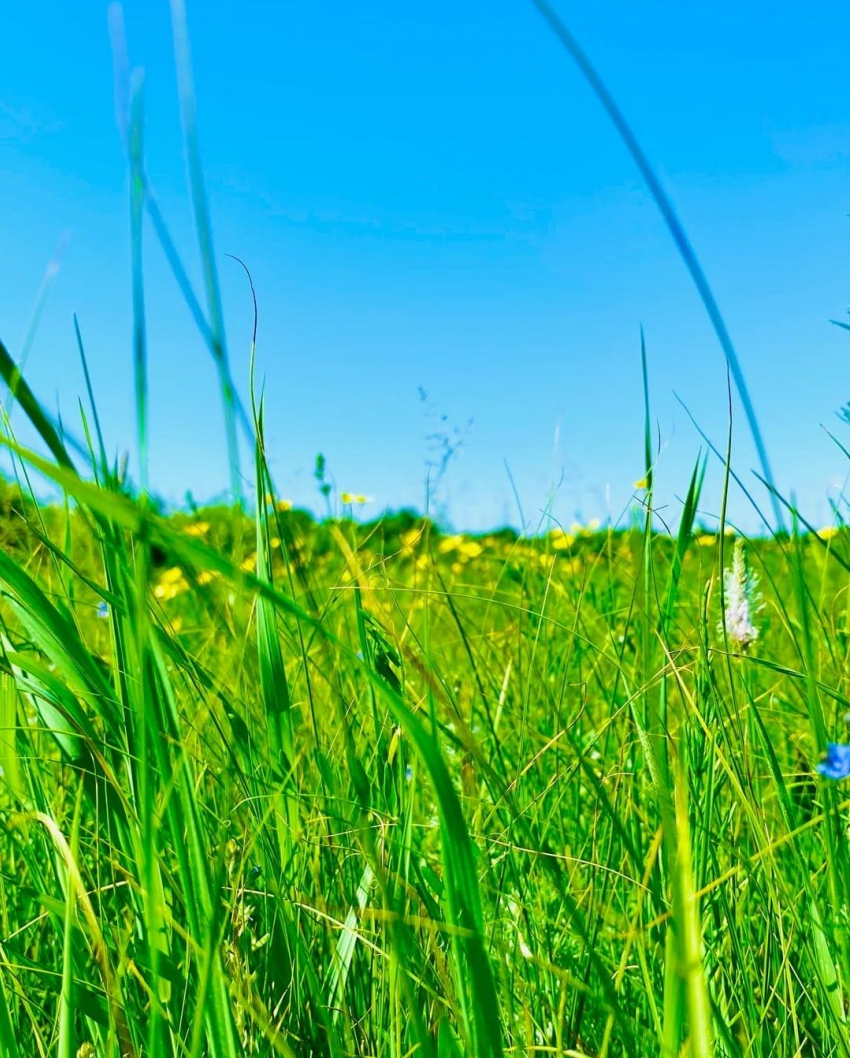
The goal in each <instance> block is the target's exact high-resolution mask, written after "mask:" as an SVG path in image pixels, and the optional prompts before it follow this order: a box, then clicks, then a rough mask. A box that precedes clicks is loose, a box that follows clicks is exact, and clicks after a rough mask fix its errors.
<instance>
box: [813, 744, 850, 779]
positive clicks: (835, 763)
mask: <svg viewBox="0 0 850 1058" xmlns="http://www.w3.org/2000/svg"><path fill="white" fill-rule="evenodd" d="M818 771H819V772H820V773H821V775H825V776H826V778H827V779H836V780H838V779H847V778H850V746H842V745H840V744H839V743H838V742H830V743H829V744H828V745H827V747H826V757H825V759H824V760H822V761H821V762H820V764H818Z"/></svg>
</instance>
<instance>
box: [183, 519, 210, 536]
mask: <svg viewBox="0 0 850 1058" xmlns="http://www.w3.org/2000/svg"><path fill="white" fill-rule="evenodd" d="M209 531H210V523H209V522H193V523H192V524H191V525H187V526H186V528H185V529H184V530H183V532H184V533H186V535H187V536H206V534H207V533H208V532H209Z"/></svg>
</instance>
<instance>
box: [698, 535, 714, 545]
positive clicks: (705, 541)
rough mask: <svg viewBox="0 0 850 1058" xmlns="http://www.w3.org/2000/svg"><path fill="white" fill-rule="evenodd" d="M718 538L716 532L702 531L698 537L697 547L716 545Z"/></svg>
mask: <svg viewBox="0 0 850 1058" xmlns="http://www.w3.org/2000/svg"><path fill="white" fill-rule="evenodd" d="M716 539H717V537H715V535H714V533H700V535H699V536H698V537H697V547H714V542H715V540H716Z"/></svg>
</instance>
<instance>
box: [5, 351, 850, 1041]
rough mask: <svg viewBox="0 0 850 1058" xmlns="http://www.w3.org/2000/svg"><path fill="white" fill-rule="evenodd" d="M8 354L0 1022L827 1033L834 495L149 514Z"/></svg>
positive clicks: (254, 1030)
mask: <svg viewBox="0 0 850 1058" xmlns="http://www.w3.org/2000/svg"><path fill="white" fill-rule="evenodd" d="M7 366H8V365H7ZM11 370H12V369H11V368H10V371H11ZM11 381H12V382H13V384H14V385H15V386H16V391H17V394H18V398H19V400H20V401H21V403H22V405H23V406H24V407H25V408H26V409H28V411H29V412H30V415H31V417H32V418H33V419H34V421H35V422H37V423H38V424H39V425H40V427H41V428H42V430H43V431H44V439H45V442H46V443H47V445H48V446H49V447H50V448H52V449H54V456H55V458H54V459H46V458H44V457H42V456H39V455H36V454H35V453H32V452H26V451H25V450H23V449H19V448H16V449H14V451H15V454H16V458H15V466H16V468H17V470H18V473H19V480H18V481H17V482H9V483H7V485H6V486H5V487H4V490H3V495H2V507H1V508H0V509H1V510H2V525H3V548H2V550H1V551H0V582H2V589H3V600H2V633H0V634H1V635H2V660H1V661H0V670H1V671H2V676H0V708H2V711H3V717H2V721H0V731H2V736H0V757H2V761H0V763H2V769H3V780H2V800H0V819H2V825H3V843H2V852H0V856H2V859H1V860H0V920H2V941H1V942H0V1053H2V1054H4V1055H9V1056H13V1058H29V1056H31V1055H38V1056H44V1058H47V1056H48V1055H58V1056H59V1058H73V1056H74V1055H78V1056H80V1058H92V1056H97V1058H119V1056H129V1055H138V1056H141V1055H150V1056H160V1058H162V1056H168V1058H172V1056H174V1058H178V1056H190V1058H201V1056H209V1058H234V1056H236V1055H272V1054H277V1055H285V1056H292V1055H299V1056H300V1055H305V1056H306V1055H327V1056H334V1058H337V1056H339V1058H341V1056H343V1055H346V1056H347V1055H355V1054H356V1055H363V1056H367V1055H368V1056H379V1055H380V1056H384V1055H386V1056H390V1055H392V1056H405V1055H411V1054H420V1053H421V1054H428V1055H433V1056H440V1058H442V1056H453V1055H461V1054H464V1055H481V1056H498V1055H502V1054H557V1055H571V1056H577V1055H582V1056H587V1058H591V1056H605V1055H609V1056H614V1055H635V1056H638V1055H640V1056H642V1055H658V1054H662V1055H680V1054H689V1055H698V1056H707V1055H710V1054H712V1055H713V1054H717V1055H729V1056H744V1055H751V1054H758V1055H845V1054H847V1052H848V1037H847V1032H846V1016H847V996H846V987H847V981H848V955H850V952H848V931H847V913H848V906H850V903H848V885H850V872H848V856H847V850H848V845H847V834H846V827H847V808H848V804H850V802H848V800H846V799H842V794H841V787H840V786H838V785H837V784H835V783H834V782H832V781H831V780H830V779H829V778H824V777H821V776H819V775H818V774H817V772H816V769H815V766H816V764H817V762H818V761H819V759H820V758H821V756H822V753H823V750H824V749H825V746H826V743H827V741H828V739H830V738H831V737H834V736H836V735H837V736H841V734H842V733H843V732H844V731H845V730H846V721H845V714H846V713H847V710H848V707H850V702H848V697H847V694H848V675H850V669H848V631H850V627H848V616H850V595H848V593H847V584H848V562H847V557H846V556H847V555H848V549H847V534H846V533H845V531H844V530H838V529H834V528H830V529H829V530H820V531H819V532H814V531H811V528H809V529H806V528H805V527H801V526H800V525H799V523H798V524H797V525H796V526H795V528H794V531H793V532H791V533H790V534H787V533H786V534H777V535H776V536H775V537H774V538H773V539H760V540H753V541H751V542H750V544H749V546H748V548H747V550H746V554H745V553H744V552H743V551H742V549H741V543H740V542H739V541H740V538H739V537H737V536H736V535H735V534H734V532H733V531H731V530H729V529H728V528H727V529H726V530H725V531H724V530H723V528H721V531H720V532H718V533H710V532H705V531H702V530H700V529H699V527H698V526H696V525H695V524H694V515H695V510H696V507H697V504H698V498H699V489H700V483H701V475H702V468H703V465H702V464H699V465H698V466H697V468H696V470H695V474H694V478H693V480H692V481H691V484H690V489H689V492H688V495H687V499H686V502H685V505H684V510H683V512H682V518H681V525H680V529H679V531H678V534H677V535H676V536H671V535H669V534H667V533H664V532H660V531H658V530H657V529H656V528H655V527H654V526H653V519H652V517H651V497H652V483H651V469H650V471H649V475H648V480H646V481H643V482H641V483H640V485H641V486H643V488H642V489H641V490H640V495H641V497H642V504H643V507H644V509H645V512H646V513H645V514H644V516H643V517H642V519H636V520H635V522H634V524H633V525H632V526H631V527H630V528H627V529H614V528H608V529H605V528H602V529H599V528H593V527H581V526H573V527H568V528H562V527H559V526H553V527H552V528H551V529H550V530H548V531H545V532H542V533H540V534H538V535H536V536H533V537H522V536H519V535H517V533H515V532H513V531H511V530H505V531H502V532H500V533H494V534H490V535H485V536H480V537H471V536H468V535H450V534H446V533H441V532H440V531H439V530H438V528H437V527H436V526H435V525H433V524H432V523H431V522H429V521H428V520H426V519H423V518H421V517H420V516H418V515H416V514H415V513H410V512H402V513H400V514H396V515H386V516H384V517H383V518H380V519H378V520H376V521H372V522H364V521H362V520H358V519H357V518H355V517H354V516H353V515H354V506H353V504H354V501H356V499H357V498H356V497H348V496H346V497H345V499H346V500H350V501H352V503H351V504H345V503H341V502H340V498H336V502H337V503H338V505H339V507H338V512H337V514H336V516H329V517H327V518H325V519H323V520H321V521H316V520H314V518H313V517H312V516H310V515H309V514H308V513H306V512H304V511H299V510H294V509H292V508H291V505H290V504H288V503H287V502H286V501H285V500H281V499H279V498H278V497H276V496H275V495H274V493H273V492H272V489H271V481H270V476H269V474H268V471H267V466H266V463H265V461H264V456H263V449H262V444H261V443H259V444H258V446H257V461H256V471H257V480H258V481H259V482H261V483H265V486H264V487H262V488H261V489H259V490H258V496H259V497H260V498H259V501H258V502H257V503H256V504H255V509H254V511H253V513H252V512H251V511H249V510H247V509H245V508H244V507H239V506H231V505H224V506H216V507H211V508H201V509H197V510H185V511H179V512H170V513H163V512H158V511H157V509H156V507H155V505H154V504H153V503H152V501H151V500H149V499H148V498H146V497H145V496H136V495H134V494H133V492H132V490H131V488H130V486H129V483H128V482H127V481H126V479H125V478H124V477H123V476H122V473H121V471H120V468H119V467H117V466H115V465H112V466H110V465H109V464H108V463H107V461H106V459H105V454H104V453H102V452H101V453H98V454H97V455H96V456H95V458H94V459H93V463H92V466H91V468H90V469H91V476H90V478H89V479H88V480H87V479H86V478H85V477H84V476H82V475H78V474H77V472H76V470H74V469H72V456H71V455H70V454H69V453H68V451H67V449H66V448H65V446H64V444H63V441H62V440H61V439H60V437H59V436H58V434H55V433H54V432H53V431H52V428H51V427H50V426H49V424H48V423H47V421H46V419H40V418H39V414H40V413H39V411H38V406H37V404H35V403H34V398H33V397H32V395H31V394H30V393H29V391H28V389H26V386H25V383H23V382H22V380H21V379H20V378H15V377H14V376H12V377H11ZM258 429H259V424H258ZM259 436H260V437H261V433H260V434H259ZM6 443H7V447H8V446H11V445H14V442H13V441H11V440H7V442H6ZM33 471H37V472H39V473H40V474H41V475H42V476H43V477H46V478H48V479H50V480H52V481H53V482H54V483H55V485H56V486H58V487H59V488H61V489H62V490H63V493H64V495H65V497H66V501H65V502H64V504H63V503H58V502H54V503H52V504H51V503H39V502H37V501H36V499H35V497H34V494H33V492H32V491H31V488H30V485H29V482H30V475H31V474H32V472H33ZM326 491H327V488H326ZM734 561H737V562H738V566H739V568H738V570H737V574H736V575H737V581H738V583H737V585H736V579H735V576H730V575H727V576H726V578H725V579H724V577H723V575H722V574H723V570H724V569H727V568H731V566H732V564H733V562H734ZM744 563H745V564H746V568H745V569H744V567H743V564H744ZM742 569H743V573H742ZM756 577H757V578H758V582H759V583H758V585H757V586H756V584H755V583H754V580H755V578H756ZM741 591H743V595H741ZM736 592H737V593H738V594H737V595H736ZM733 596H735V598H733ZM743 598H746V599H747V600H748V604H749V605H750V609H749V611H748V612H747V614H745V617H746V619H747V620H748V621H749V622H750V625H751V628H750V631H749V633H748V634H744V635H742V634H740V628H739V627H738V626H736V625H734V624H730V622H729V621H728V620H727V621H726V622H725V623H724V622H723V621H722V615H723V611H724V607H725V608H726V612H727V614H728V613H729V612H730V611H731V608H732V607H733V606H735V605H738V606H740V605H741V602H742V599H743ZM739 616H740V615H739ZM839 740H840V738H839Z"/></svg>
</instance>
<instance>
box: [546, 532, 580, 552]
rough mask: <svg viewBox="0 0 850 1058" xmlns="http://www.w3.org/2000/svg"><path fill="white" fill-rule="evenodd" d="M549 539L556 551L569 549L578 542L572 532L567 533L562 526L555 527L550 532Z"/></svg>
mask: <svg viewBox="0 0 850 1058" xmlns="http://www.w3.org/2000/svg"><path fill="white" fill-rule="evenodd" d="M549 539H550V541H551V543H552V548H553V550H555V551H568V550H569V549H570V548H571V547H572V546H573V544H574V543H575V542H576V538H575V536H574V535H573V534H572V533H565V532H564V530H563V529H561V528H558V529H553V530H552V532H551V533H550V534H549Z"/></svg>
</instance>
